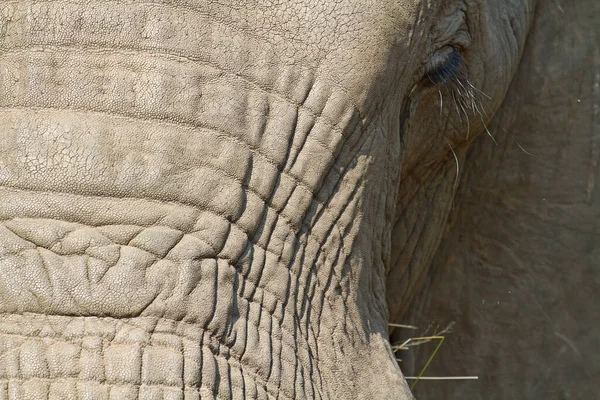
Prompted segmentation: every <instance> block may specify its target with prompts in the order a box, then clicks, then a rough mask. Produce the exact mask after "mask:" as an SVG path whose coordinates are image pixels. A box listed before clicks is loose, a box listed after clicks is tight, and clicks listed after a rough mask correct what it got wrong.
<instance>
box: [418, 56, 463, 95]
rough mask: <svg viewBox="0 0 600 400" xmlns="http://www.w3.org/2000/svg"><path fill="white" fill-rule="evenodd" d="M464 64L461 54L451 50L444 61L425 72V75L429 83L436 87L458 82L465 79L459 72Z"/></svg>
mask: <svg viewBox="0 0 600 400" xmlns="http://www.w3.org/2000/svg"><path fill="white" fill-rule="evenodd" d="M464 64H465V61H464V59H463V57H462V56H461V54H460V53H459V52H458V50H456V49H454V48H453V49H452V52H451V53H450V54H448V56H447V57H446V59H445V60H444V61H443V62H442V63H441V64H438V65H437V66H435V67H434V68H433V69H432V70H430V71H428V72H426V75H427V78H428V79H429V81H430V82H431V83H433V84H434V85H436V86H439V85H441V84H451V83H454V82H458V81H460V80H461V79H462V78H464V77H465V74H464V73H463V72H462V70H461V67H462V66H463V65H464Z"/></svg>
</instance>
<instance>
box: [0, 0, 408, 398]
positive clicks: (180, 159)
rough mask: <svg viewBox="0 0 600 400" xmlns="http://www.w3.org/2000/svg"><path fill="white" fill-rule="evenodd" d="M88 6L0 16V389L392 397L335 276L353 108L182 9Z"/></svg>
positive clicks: (350, 210) (394, 384)
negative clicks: (375, 393) (175, 11)
mask: <svg viewBox="0 0 600 400" xmlns="http://www.w3.org/2000/svg"><path fill="white" fill-rule="evenodd" d="M93 4H94V6H95V9H93V10H92V9H90V8H88V7H89V4H88V2H86V3H85V4H84V3H81V4H76V3H70V4H64V3H54V2H50V3H41V4H35V5H30V4H27V3H26V2H17V3H15V2H11V3H9V4H7V5H0V15H1V16H2V17H1V18H2V20H0V22H1V24H0V45H1V48H2V52H0V71H2V73H1V75H0V136H1V137H2V138H3V140H2V143H1V144H0V196H1V198H2V203H0V221H1V222H0V271H1V274H2V279H0V357H2V359H3V361H2V362H1V363H0V364H1V366H0V393H3V394H8V397H11V396H13V397H15V398H36V399H40V398H44V397H48V398H78V397H81V398H119V399H121V398H122V399H128V398H136V397H142V398H182V397H185V398H188V397H189V398H196V397H198V396H200V397H216V396H219V397H220V398H243V397H248V398H267V397H282V398H326V397H331V396H333V393H336V391H337V392H338V393H355V394H356V393H363V392H365V391H366V390H367V389H366V387H371V386H369V385H363V384H361V382H371V381H372V382H377V381H380V380H381V381H382V382H383V386H379V385H378V386H377V389H376V390H380V391H381V393H389V391H390V390H392V389H393V390H394V392H393V394H394V395H399V394H400V393H403V392H404V390H405V385H404V383H403V380H402V377H401V375H400V373H399V370H398V369H397V366H395V363H394V360H393V357H392V355H391V352H390V351H389V347H386V344H385V337H384V336H380V335H371V333H370V332H365V331H364V329H363V327H364V326H366V325H369V324H372V325H373V330H374V331H377V332H382V331H384V330H385V326H384V324H385V315H384V311H383V310H384V307H383V308H381V307H380V308H376V310H375V312H372V313H371V315H373V320H372V321H369V322H368V323H366V322H365V321H364V320H360V318H361V315H362V314H361V312H362V311H361V310H360V309H358V308H357V307H358V306H357V305H356V304H358V301H357V300H356V299H357V297H356V296H358V295H354V294H352V293H353V289H352V288H353V287H354V286H353V285H355V282H353V281H352V280H351V279H350V280H348V279H347V278H344V277H345V276H347V271H345V270H344V268H348V267H347V265H349V263H351V259H352V258H353V257H355V256H354V255H353V253H352V252H351V251H349V250H347V249H350V248H352V245H353V240H354V239H353V238H354V237H355V236H356V234H355V231H353V229H354V230H356V229H357V228H356V227H354V228H353V225H352V224H353V218H354V219H355V218H356V215H357V213H356V211H355V210H356V207H357V204H358V200H357V199H358V198H359V191H360V187H361V186H360V179H361V177H362V176H363V175H364V168H362V167H360V165H359V164H356V163H354V164H353V162H354V161H355V158H356V155H357V154H359V151H360V150H361V149H363V145H364V143H365V137H364V135H363V136H361V135H351V133H352V132H355V131H357V130H359V131H360V130H361V129H362V127H361V123H362V120H361V118H360V117H359V115H358V113H357V112H356V110H355V108H354V107H353V106H352V104H351V103H350V102H343V101H337V102H335V103H332V102H330V101H329V100H330V99H331V98H337V99H338V100H339V98H340V96H341V94H340V93H337V92H336V90H335V89H334V88H333V86H332V85H331V84H328V83H327V82H326V81H324V80H322V79H319V78H318V77H317V76H316V75H315V74H314V73H312V72H310V71H311V70H309V69H304V68H299V67H298V66H297V65H292V64H286V63H285V62H283V63H282V62H281V60H280V59H279V58H277V57H279V56H278V55H277V53H274V52H273V51H272V49H270V48H269V47H268V45H266V44H265V43H264V41H261V42H260V43H259V42H258V40H257V39H253V38H252V37H244V38H243V39H242V38H241V37H240V33H239V32H236V31H234V30H233V29H230V28H226V27H225V26H224V25H221V24H216V23H215V22H214V21H213V20H212V19H211V18H210V17H208V16H206V15H205V14H204V13H202V12H200V11H199V10H194V9H193V7H192V8H190V10H188V12H185V13H180V14H178V15H177V16H174V14H165V10H164V9H165V8H168V7H167V6H166V5H160V4H157V5H156V6H154V7H146V6H142V5H128V6H126V7H125V6H123V7H121V6H117V5H115V4H112V3H110V4H109V3H104V2H98V3H93ZM140 7H145V8H144V9H141V8H140ZM190 7H191V6H190ZM138 8H140V9H138ZM171 11H172V10H171ZM165 15H166V17H165ZM176 17H177V18H176ZM111 26H113V27H116V28H115V29H112V28H111ZM57 27H61V28H60V29H58V28H57ZM199 27H200V28H199ZM117 28H118V29H117ZM216 30H219V36H218V37H219V40H218V41H215V40H214V39H213V35H212V34H211V32H213V33H214V32H215V31H216ZM187 35H192V36H191V37H187ZM186 37H187V39H186ZM223 51H228V52H229V55H228V57H221V58H219V54H220V53H221V52H223ZM232 60H233V61H234V62H232ZM332 104H335V106H334V105H332ZM361 168H362V169H361ZM357 262H358V261H357ZM343 287H344V288H346V289H344V290H343V291H344V293H346V296H345V297H344V296H341V295H340V293H342V288H343ZM369 307H370V306H369ZM383 335H384V334H383ZM357 361H358V362H363V363H364V364H365V365H370V366H372V371H368V372H365V371H364V370H362V369H361V371H362V372H361V371H358V370H357V369H355V367H354V365H353V363H356V362H357ZM340 387H341V389H340ZM368 390H372V389H368ZM371 393H372V391H371Z"/></svg>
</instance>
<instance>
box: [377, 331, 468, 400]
mask: <svg viewBox="0 0 600 400" xmlns="http://www.w3.org/2000/svg"><path fill="white" fill-rule="evenodd" d="M388 326H391V327H395V328H401V329H411V330H416V329H418V328H417V327H416V326H413V325H403V324H388ZM453 326H454V322H452V323H450V324H449V325H448V326H447V327H446V328H444V329H442V330H441V331H438V332H436V333H435V334H433V335H429V336H427V332H428V331H429V330H430V328H431V326H430V327H429V328H427V329H426V330H425V333H424V335H423V336H419V337H412V338H410V339H407V340H405V341H404V343H402V344H398V345H392V350H393V351H398V350H403V351H407V350H410V348H411V347H414V346H420V345H422V344H425V343H429V342H431V341H434V340H437V341H438V344H437V346H436V347H435V349H434V350H433V352H432V353H431V355H430V356H429V358H428V359H427V362H426V363H425V365H424V366H423V368H421V371H420V372H419V375H417V376H405V377H404V378H405V379H406V380H414V382H413V383H412V385H410V390H413V389H414V388H415V386H416V385H417V383H418V382H419V381H420V380H472V379H479V377H477V376H423V374H424V373H425V371H426V370H427V367H429V364H431V361H432V360H433V358H434V357H435V355H436V354H437V352H438V350H439V349H440V347H442V344H443V343H444V339H445V338H446V336H445V335H447V334H448V333H451V332H452V327H453ZM396 360H397V361H398V362H401V361H402V360H400V359H396Z"/></svg>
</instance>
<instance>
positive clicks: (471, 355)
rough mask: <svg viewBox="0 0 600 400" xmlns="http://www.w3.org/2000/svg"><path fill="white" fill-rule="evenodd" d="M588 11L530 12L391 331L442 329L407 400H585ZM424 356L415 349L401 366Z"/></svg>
mask: <svg viewBox="0 0 600 400" xmlns="http://www.w3.org/2000/svg"><path fill="white" fill-rule="evenodd" d="M599 16H600V2H598V0H579V1H577V2H566V1H557V0H542V1H539V2H538V5H537V9H536V13H535V20H534V23H533V26H532V30H531V32H530V35H529V37H528V40H527V44H526V48H525V51H524V54H523V57H522V60H521V64H520V66H519V69H518V72H517V75H516V76H515V78H514V80H513V82H512V84H511V87H510V89H509V92H508V94H507V96H506V99H505V101H504V103H503V105H502V107H501V109H500V110H499V111H498V113H497V114H496V116H495V118H494V120H493V123H492V125H491V126H490V131H491V133H492V134H493V135H494V136H495V138H496V141H497V142H498V144H497V145H495V144H494V143H493V142H492V141H491V140H490V138H489V137H487V136H485V135H482V136H480V137H479V138H478V139H477V140H476V141H475V142H474V143H473V145H472V147H471V148H470V150H469V153H468V154H467V157H466V160H465V168H464V174H463V176H462V178H461V183H460V187H459V193H458V194H457V198H456V204H455V211H454V213H453V216H452V218H451V220H452V222H451V224H450V225H449V228H448V229H447V231H446V233H445V234H444V237H443V238H442V241H441V246H440V248H439V250H438V252H437V254H436V256H435V258H434V260H433V263H432V267H431V271H430V275H429V277H428V279H427V282H426V284H425V286H426V287H425V290H424V291H423V293H422V294H420V295H419V296H420V297H418V298H417V299H416V301H415V302H413V303H412V306H411V308H410V313H409V315H408V316H406V317H405V318H404V322H406V323H411V324H414V325H417V326H420V327H426V326H427V325H429V324H430V323H432V322H437V323H439V324H440V325H441V326H444V325H445V324H447V323H448V322H450V321H455V322H456V324H455V325H454V333H452V334H450V335H449V336H448V337H447V340H446V342H445V344H444V346H443V347H442V348H441V350H440V351H439V352H438V353H437V356H436V357H435V359H434V360H433V362H432V363H431V364H430V367H429V368H428V370H427V373H426V375H437V376H444V375H446V376H448V375H452V376H456V375H477V376H479V380H477V381H462V382H461V381H444V382H420V383H419V385H417V388H416V396H417V398H431V399H436V398H450V399H482V398H485V399H518V398H528V399H545V398H548V399H555V398H573V399H584V398H586V399H587V398H596V397H597V396H598V395H597V393H599V392H600V380H599V379H598V376H600V353H599V352H598V344H599V341H598V338H599V337H600V246H599V243H600V165H599V164H600V40H599V39H600V32H599V30H600V23H599V21H598V18H599ZM431 350H432V349H431V348H428V347H426V346H420V347H418V348H417V349H415V350H414V351H416V352H417V353H416V362H415V368H416V370H419V368H420V367H421V366H422V365H423V363H424V362H425V361H426V360H427V358H428V357H429V353H430V352H431Z"/></svg>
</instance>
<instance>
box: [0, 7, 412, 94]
mask: <svg viewBox="0 0 600 400" xmlns="http://www.w3.org/2000/svg"><path fill="white" fill-rule="evenodd" d="M418 8H419V2H418V1H416V0H404V1H391V0H384V1H375V0H371V1H357V0H343V1H293V2H292V1H279V2H272V1H264V0H248V1H241V2H240V1H237V0H235V1H233V0H227V1H219V2H216V1H197V0H178V1H170V0H169V1H167V0H153V1H151V2H126V3H118V2H117V3H115V2H107V1H104V0H91V1H86V2H69V3H66V4H65V3H64V2H41V3H37V2H32V3H30V2H27V1H24V2H7V3H5V4H0V45H1V46H2V48H3V49H5V50H6V51H9V52H10V51H16V50H19V51H23V50H28V49H31V48H35V47H36V46H55V47H54V48H55V49H56V48H65V47H69V48H73V49H80V50H83V49H85V50H87V49H102V50H106V51H115V50H117V51H135V52H140V51H143V52H148V53H153V54H156V53H166V54H169V55H176V56H183V57H185V58H187V59H191V60H194V61H202V62H209V63H217V64H226V65H225V66H226V67H227V68H228V69H235V70H236V71H235V72H236V73H239V74H240V75H247V74H248V73H252V71H254V70H257V69H262V70H269V67H273V66H274V65H276V64H277V65H294V66H297V67H299V68H307V69H309V70H313V71H315V70H317V69H318V70H319V72H320V73H321V75H330V76H332V79H333V80H336V81H338V82H343V83H342V85H343V86H344V87H345V88H347V89H348V91H349V92H352V91H353V90H352V88H353V81H354V82H361V83H362V86H360V85H359V86H360V88H359V90H362V91H364V90H365V87H366V88H367V90H368V88H369V87H370V86H371V85H372V82H373V79H374V78H375V77H378V76H380V75H381V74H382V71H383V70H384V69H385V68H386V65H387V63H388V62H389V58H390V52H391V51H392V49H396V50H395V51H396V53H397V54H403V53H404V52H403V48H406V47H407V46H408V42H409V36H411V34H412V29H413V27H414V26H415V21H416V19H418V18H419V13H418V12H417V10H418ZM398 48H400V50H399V51H398V50H397V49H398ZM406 61H407V60H405V61H402V60H398V62H399V63H400V64H402V63H403V62H406ZM357 95H359V94H356V93H355V96H357Z"/></svg>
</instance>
